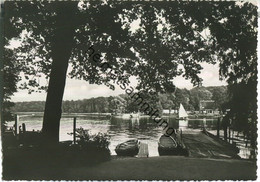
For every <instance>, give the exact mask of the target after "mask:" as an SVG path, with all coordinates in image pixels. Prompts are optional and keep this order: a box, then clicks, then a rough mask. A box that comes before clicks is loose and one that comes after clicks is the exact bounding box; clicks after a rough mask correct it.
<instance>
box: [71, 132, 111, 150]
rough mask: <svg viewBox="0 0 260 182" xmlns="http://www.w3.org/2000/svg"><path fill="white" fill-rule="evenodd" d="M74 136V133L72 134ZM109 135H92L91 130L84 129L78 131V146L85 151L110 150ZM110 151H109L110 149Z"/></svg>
mask: <svg viewBox="0 0 260 182" xmlns="http://www.w3.org/2000/svg"><path fill="white" fill-rule="evenodd" d="M70 134H72V133H70ZM109 139H110V137H109V135H108V134H104V133H100V132H99V133H97V134H93V135H92V134H90V132H89V130H85V129H83V128H77V129H76V141H77V144H78V145H79V146H80V147H81V148H83V149H86V150H88V149H90V150H91V149H92V150H93V149H95V150H98V149H108V146H109V143H110V142H109ZM108 150H109V149H108Z"/></svg>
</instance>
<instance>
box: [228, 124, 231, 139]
mask: <svg viewBox="0 0 260 182" xmlns="http://www.w3.org/2000/svg"><path fill="white" fill-rule="evenodd" d="M228 136H229V138H228V141H229V143H230V140H231V131H230V127H228Z"/></svg>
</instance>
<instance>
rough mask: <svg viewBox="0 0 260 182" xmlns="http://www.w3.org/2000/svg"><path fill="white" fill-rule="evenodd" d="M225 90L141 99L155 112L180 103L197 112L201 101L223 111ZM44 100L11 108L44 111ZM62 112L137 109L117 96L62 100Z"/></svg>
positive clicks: (203, 89)
mask: <svg viewBox="0 0 260 182" xmlns="http://www.w3.org/2000/svg"><path fill="white" fill-rule="evenodd" d="M227 95H228V94H227V88H226V87H225V86H219V87H196V88H193V89H191V90H187V89H177V90H176V92H175V93H174V94H172V93H171V94H159V95H158V96H157V97H156V98H157V99H155V97H149V96H147V95H146V97H143V99H145V100H146V101H147V102H148V103H150V104H156V105H157V108H158V109H178V107H179V105H180V103H182V104H183V106H184V107H185V109H186V110H190V111H194V110H199V102H200V100H214V101H215V108H214V109H218V110H222V109H225V104H224V103H226V102H227V101H228V97H227ZM44 105H45V102H44V101H31V102H17V103H15V106H14V107H13V108H12V111H15V112H43V111H44ZM62 110H63V112H67V113H111V112H115V111H118V112H134V111H137V110H138V107H137V103H135V102H133V100H131V98H129V96H127V95H123V94H121V95H119V96H117V97H112V96H110V97H96V98H90V99H83V100H75V101H74V100H71V101H63V104H62Z"/></svg>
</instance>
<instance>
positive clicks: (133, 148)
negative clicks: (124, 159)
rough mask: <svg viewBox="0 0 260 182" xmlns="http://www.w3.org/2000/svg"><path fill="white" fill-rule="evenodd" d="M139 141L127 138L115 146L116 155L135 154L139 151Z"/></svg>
mask: <svg viewBox="0 0 260 182" xmlns="http://www.w3.org/2000/svg"><path fill="white" fill-rule="evenodd" d="M139 147H140V142H139V141H138V140H136V139H133V140H128V141H126V142H124V143H121V144H119V145H117V146H116V149H115V151H116V153H117V155H118V156H135V155H137V154H138V152H139Z"/></svg>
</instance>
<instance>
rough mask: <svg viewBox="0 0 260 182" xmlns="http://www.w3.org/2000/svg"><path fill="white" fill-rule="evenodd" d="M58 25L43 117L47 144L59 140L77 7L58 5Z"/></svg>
mask: <svg viewBox="0 0 260 182" xmlns="http://www.w3.org/2000/svg"><path fill="white" fill-rule="evenodd" d="M60 4H61V3H60ZM58 8H59V9H58V11H57V24H56V25H57V26H56V27H55V30H54V35H53V37H52V40H51V42H50V43H51V49H52V52H51V57H52V59H53V62H52V67H51V73H50V79H49V86H48V91H47V98H46V104H45V110H44V117H43V127H42V133H43V137H44V143H45V144H47V145H53V144H57V143H58V142H59V129H60V119H61V113H62V109H61V108H62V98H63V93H64V88H65V82H66V74H67V68H68V61H69V58H70V56H71V51H72V47H73V33H74V26H73V15H74V14H75V10H76V9H75V7H74V8H72V7H71V6H68V5H64V6H61V5H59V6H58Z"/></svg>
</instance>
